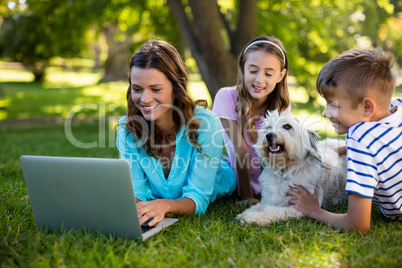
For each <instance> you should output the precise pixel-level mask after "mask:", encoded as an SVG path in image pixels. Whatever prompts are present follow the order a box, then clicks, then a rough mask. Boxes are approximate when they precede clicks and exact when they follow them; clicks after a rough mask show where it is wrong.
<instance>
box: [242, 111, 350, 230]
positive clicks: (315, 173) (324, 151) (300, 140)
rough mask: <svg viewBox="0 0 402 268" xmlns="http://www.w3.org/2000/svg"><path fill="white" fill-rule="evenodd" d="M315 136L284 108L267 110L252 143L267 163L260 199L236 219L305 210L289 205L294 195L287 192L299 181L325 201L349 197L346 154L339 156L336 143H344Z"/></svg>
mask: <svg viewBox="0 0 402 268" xmlns="http://www.w3.org/2000/svg"><path fill="white" fill-rule="evenodd" d="M317 137H318V135H317V134H316V133H315V132H314V131H311V130H307V129H306V128H304V127H303V125H302V124H301V123H299V122H298V121H297V120H296V119H295V118H293V117H291V116H289V115H286V114H285V113H282V114H279V113H278V111H273V112H269V113H268V114H267V116H266V118H265V119H264V121H263V125H262V126H261V128H260V130H259V131H258V140H257V143H256V144H255V145H254V148H255V149H256V152H257V154H258V156H259V157H260V159H261V165H262V167H263V171H262V172H261V175H260V176H259V178H258V180H259V182H260V184H261V186H262V192H261V195H262V198H261V203H259V204H256V205H254V206H252V207H250V208H249V209H247V210H246V211H244V212H243V213H241V214H239V215H237V219H240V220H241V221H242V223H244V222H247V223H254V224H257V225H266V224H269V223H270V222H275V221H281V220H286V219H288V218H300V217H302V216H303V214H302V213H301V212H299V211H297V210H296V209H295V208H293V207H291V206H289V200H290V198H292V197H290V196H287V193H288V192H289V190H290V187H291V186H295V185H301V186H303V187H304V188H306V189H307V190H308V191H309V192H310V193H311V194H313V193H314V192H316V193H317V197H318V202H319V205H320V206H321V207H329V206H331V205H337V204H339V203H345V202H346V200H347V199H346V193H345V183H346V173H347V166H346V164H347V163H346V161H347V160H346V156H339V155H338V154H337V153H336V152H335V151H334V150H333V149H332V148H335V147H339V146H343V145H345V143H344V141H338V140H335V139H326V140H322V141H317Z"/></svg>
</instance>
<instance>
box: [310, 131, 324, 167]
mask: <svg viewBox="0 0 402 268" xmlns="http://www.w3.org/2000/svg"><path fill="white" fill-rule="evenodd" d="M307 133H308V139H309V142H310V146H308V147H307V153H308V154H309V155H311V156H312V157H314V158H316V159H317V160H318V161H319V162H321V157H320V154H319V153H318V147H317V143H318V137H319V136H318V134H317V133H316V132H315V131H313V130H309V129H308V130H307Z"/></svg>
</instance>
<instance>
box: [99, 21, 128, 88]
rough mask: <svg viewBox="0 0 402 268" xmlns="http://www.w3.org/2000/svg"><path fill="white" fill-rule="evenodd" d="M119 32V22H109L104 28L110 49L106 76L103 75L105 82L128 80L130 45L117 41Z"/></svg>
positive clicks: (105, 68) (106, 63)
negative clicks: (116, 36)
mask: <svg viewBox="0 0 402 268" xmlns="http://www.w3.org/2000/svg"><path fill="white" fill-rule="evenodd" d="M117 31H118V22H117V21H114V22H109V23H107V24H106V25H105V27H104V33H105V36H106V42H107V44H108V47H109V48H108V56H107V59H106V62H105V67H104V70H105V74H104V75H103V80H106V81H116V80H127V78H128V74H129V65H128V62H129V60H130V50H129V44H128V42H127V41H123V42H121V41H116V40H115V34H116V32H117ZM126 40H127V39H126Z"/></svg>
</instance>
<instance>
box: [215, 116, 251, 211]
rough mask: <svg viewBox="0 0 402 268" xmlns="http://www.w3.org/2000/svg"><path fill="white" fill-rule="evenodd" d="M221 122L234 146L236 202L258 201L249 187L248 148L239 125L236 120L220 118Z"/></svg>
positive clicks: (248, 202)
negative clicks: (237, 186)
mask: <svg viewBox="0 0 402 268" xmlns="http://www.w3.org/2000/svg"><path fill="white" fill-rule="evenodd" d="M221 122H222V126H223V128H224V129H225V131H226V133H227V134H228V136H229V138H230V141H231V142H232V145H233V147H234V152H235V156H234V158H235V165H236V171H237V177H238V181H239V188H240V198H241V201H240V202H239V203H238V204H240V205H242V204H255V203H258V202H259V201H258V200H257V199H255V198H254V195H253V191H252V189H251V183H250V150H249V148H248V147H247V144H246V141H245V140H244V137H243V135H242V134H241V132H242V131H241V127H240V126H239V124H238V122H237V121H234V120H228V119H222V118H221Z"/></svg>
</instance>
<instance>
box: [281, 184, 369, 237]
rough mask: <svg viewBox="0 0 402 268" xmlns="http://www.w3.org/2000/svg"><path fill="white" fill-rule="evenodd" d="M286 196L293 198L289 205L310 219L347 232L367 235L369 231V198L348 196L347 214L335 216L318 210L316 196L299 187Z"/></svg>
mask: <svg viewBox="0 0 402 268" xmlns="http://www.w3.org/2000/svg"><path fill="white" fill-rule="evenodd" d="M288 195H290V196H293V197H294V198H292V199H291V200H290V201H289V203H290V205H291V206H293V207H294V208H296V209H297V210H298V211H300V212H302V213H304V214H306V215H307V216H308V217H310V218H312V219H315V220H317V221H320V222H323V223H325V224H327V225H331V226H333V227H337V228H340V229H343V230H347V231H349V232H353V231H359V232H362V233H367V232H368V230H369V227H370V219H371V204H372V200H371V199H370V198H365V197H362V196H360V195H358V194H353V193H351V194H349V195H348V212H347V213H346V214H336V213H331V212H329V211H326V210H324V209H322V208H320V207H319V205H318V200H317V195H316V194H314V195H311V194H310V193H309V192H308V191H307V190H306V189H305V188H304V187H302V186H300V185H298V186H296V187H295V189H293V190H290V191H289V193H288Z"/></svg>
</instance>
